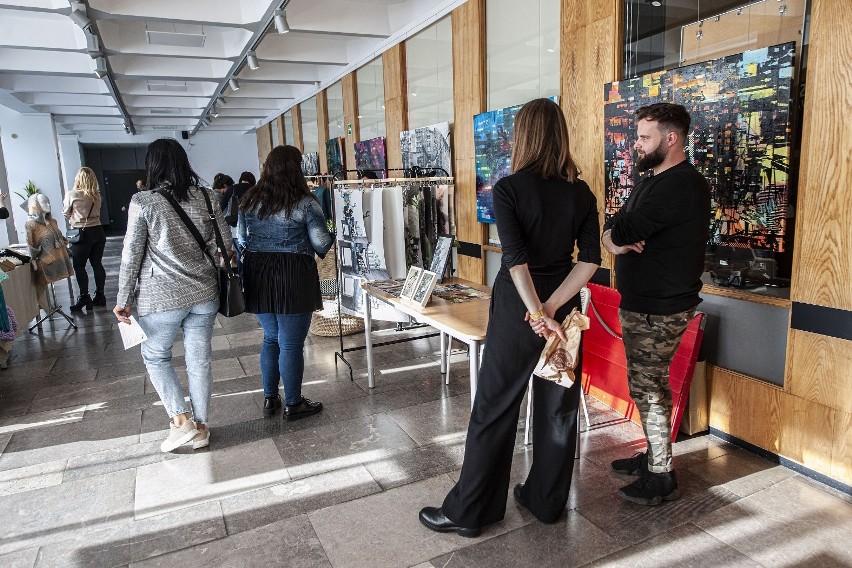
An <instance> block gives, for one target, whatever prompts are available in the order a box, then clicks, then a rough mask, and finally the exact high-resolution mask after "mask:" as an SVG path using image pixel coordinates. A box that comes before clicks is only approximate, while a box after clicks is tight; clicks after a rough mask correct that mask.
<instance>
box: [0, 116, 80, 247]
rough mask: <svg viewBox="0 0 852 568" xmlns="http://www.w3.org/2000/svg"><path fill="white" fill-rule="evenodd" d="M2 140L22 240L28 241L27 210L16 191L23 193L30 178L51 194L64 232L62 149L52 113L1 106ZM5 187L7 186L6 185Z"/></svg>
mask: <svg viewBox="0 0 852 568" xmlns="http://www.w3.org/2000/svg"><path fill="white" fill-rule="evenodd" d="M0 139H2V148H3V156H4V162H5V165H6V177H7V179H8V182H9V188H8V191H9V201H10V203H8V204H7V205H8V206H9V211H10V212H11V213H12V214H13V215H14V216H15V227H16V229H17V233H18V239H19V240H20V242H25V241H26V231H25V229H24V224H25V223H26V221H27V214H26V212H25V211H24V210H23V209H21V208H20V207H19V205H20V203H21V199H20V198H19V197H18V196H17V195H15V192H21V193H23V188H24V186H25V185H26V184H27V181H28V180H32V181H33V183H34V184H35V185H36V187H38V188H39V189H40V190H41V192H42V193H43V194H45V195H47V196H48V198H49V199H50V204H51V206H52V209H53V212H54V217H55V218H56V221H57V222H58V223H59V228H60V229H61V230H62V231H63V232H64V231H65V230H66V227H65V218H64V217H63V216H62V195H63V185H64V184H63V180H62V177H61V176H60V167H59V151H58V147H57V142H56V131H55V129H54V125H53V119H52V118H51V117H50V115H49V114H20V113H18V112H16V111H13V110H9V109H7V108H5V107H3V106H0ZM4 189H5V188H4Z"/></svg>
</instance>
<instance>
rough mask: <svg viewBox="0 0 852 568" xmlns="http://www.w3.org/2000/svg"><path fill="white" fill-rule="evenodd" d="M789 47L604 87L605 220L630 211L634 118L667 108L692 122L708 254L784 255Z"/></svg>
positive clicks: (691, 148) (691, 146)
mask: <svg viewBox="0 0 852 568" xmlns="http://www.w3.org/2000/svg"><path fill="white" fill-rule="evenodd" d="M794 46H795V44H794V43H792V42H791V43H785V44H781V45H776V46H772V47H767V48H763V49H757V50H753V51H746V52H744V53H740V54H737V55H731V56H727V57H723V58H720V59H715V60H712V61H706V62H703V63H697V64H695V65H688V66H685V67H679V68H677V69H670V70H668V71H660V72H656V73H650V74H648V75H643V76H641V77H637V78H635V79H629V80H626V81H617V82H614V83H610V84H608V85H606V86H605V88H604V166H605V190H606V215H607V217H610V216H612V215H614V214H615V213H616V212H617V211H618V210H619V209H620V208H621V206H622V205H623V204H624V202H625V201H627V198H628V197H629V196H630V192H631V190H632V189H633V187H634V184H635V183H636V182H637V180H638V178H639V174H640V172H638V171H636V168H635V165H634V158H635V152H634V150H633V144H634V142H635V138H636V134H635V123H634V119H633V116H634V113H635V112H636V109H638V108H639V107H642V106H645V105H648V104H652V103H657V102H665V101H668V102H673V103H678V104H681V105H683V106H685V107H686V109H687V110H688V111H689V113H690V115H691V117H692V124H691V127H690V132H689V136H688V138H687V141H686V155H687V159H689V160H690V162H692V164H693V165H695V167H696V168H697V169H698V170H699V171H700V172H701V173H702V174H704V176H705V177H706V178H707V181H708V183H709V184H710V191H711V198H712V207H713V216H712V220H711V228H710V242H709V244H710V245H724V246H728V247H733V248H742V249H762V250H771V251H775V252H783V251H784V250H785V247H786V243H785V237H786V220H787V211H788V198H789V173H790V128H791V125H790V97H791V87H792V80H793V56H794Z"/></svg>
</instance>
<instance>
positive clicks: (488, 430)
mask: <svg viewBox="0 0 852 568" xmlns="http://www.w3.org/2000/svg"><path fill="white" fill-rule="evenodd" d="M563 279H564V276H561V277H558V278H554V277H550V278H533V282H534V284H535V287H536V291H537V292H538V295H539V298H541V299H542V301H544V300H546V299H547V298H548V297H550V295H551V294H552V293H553V292H554V291H555V290H556V288H558V287H559V284H561V283H562V281H563ZM574 307H576V308H578V309H579V307H580V298H579V296H576V297H574V298H573V299H572V300H571V301H570V302H568V304H566V305H565V306H563V307H562V308H561V309H560V310H559V312H557V314H556V319H557V321H560V322H561V321H562V320H563V319H564V318H565V316H566V315H567V314H568V313H570V311H571V309H572V308H574ZM490 313H491V315H490V320H489V323H488V332H487V335H486V339H485V352H484V354H483V357H482V366H481V367H480V372H479V383H478V385H477V389H476V398H475V399H474V403H473V410H472V411H471V416H470V424H469V425H468V430H467V441H466V443H465V454H464V465H463V466H462V472H461V477H460V478H459V481H458V483H457V484H456V485H455V487H453V489H452V490H451V491H450V493H449V494H448V495H447V497H446V498H445V499H444V504H443V506H442V509H443V512H444V514H445V515H446V516H447V518H448V519H450V520H451V521H453V522H454V523H456V524H458V525H459V526H462V527H465V528H479V527H483V526H485V525H488V524H491V523H495V522H497V521H499V520H501V519H502V518H503V516H504V515H505V513H506V498H507V495H508V490H509V475H510V471H511V468H512V455H513V453H514V447H515V438H516V435H517V431H518V418H519V416H520V406H521V402H522V401H523V398H524V393H525V392H526V390H527V384H528V383H529V379H530V374H531V373H532V371H533V369H534V368H535V365H536V363H537V362H538V357H539V355H540V354H541V350H542V349H543V348H544V344H545V340H544V339H543V338H541V337H539V336H537V335H536V334H535V333H534V332H533V331H532V329H531V328H530V325H529V323H527V322H525V321H524V314H525V313H526V307H525V306H524V303H523V301H521V298H520V296H519V295H518V292H517V290H516V288H515V285H514V283H513V282H512V280H511V277H510V276H509V275H508V274H506V273H505V272H503V271H501V272H500V274H499V275H498V277H497V279H496V281H495V283H494V290H493V292H492V297H491V312H490ZM580 364H582V361H580V363H579V364H578V366H577V371H576V375H577V381H576V382H575V383H574V386H572V387H571V388H570V389H566V388H564V387H561V386H559V385H557V384H555V383H553V382H551V381H546V380H544V379H540V378H538V377H536V378H535V379H534V383H533V408H534V413H533V463H532V467H531V468H530V472H529V476H528V477H527V480H526V482H525V483H524V488H523V492H522V498H523V501H524V503H525V504H526V505H527V507H528V508H529V510H530V511H531V512H532V513H533V514H534V515H535V516H536V518H538V519H539V520H540V521H543V522H546V523H550V522H554V521H555V520H557V519H558V518H559V516H560V515H561V514H562V511H563V510H564V509H565V504H566V502H567V501H568V492H569V490H570V489H571V476H572V474H573V471H574V451H575V449H576V441H577V407H578V405H579V402H580V388H581V387H580V384H581V381H580Z"/></svg>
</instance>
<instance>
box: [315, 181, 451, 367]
mask: <svg viewBox="0 0 852 568" xmlns="http://www.w3.org/2000/svg"><path fill="white" fill-rule="evenodd" d="M437 170H440V171H441V172H443V173H444V174H446V176H445V177H434V176H428V177H427V176H422V177H416V176H413V177H402V178H384V179H366V180H362V179H359V180H338V179H337V176H339V175H341V174H346V173H353V172H355V173H358V174H359V177H360V173H361V172H365V171H372V172H403V173H404V174H405V173H415V174H417V173H425V172H426V170H423V169H422V168H418V167H417V166H415V167H414V168H409V169H405V168H389V169H384V170H366V169H359V170H340V171H338V172H335V173H334V175H333V176H332V177H333V179H334V182H333V183H332V194H333V193H334V191H335V190H336V189H337V188H340V187H344V186H349V185H370V186H376V185H385V184H387V185H399V184H403V183H415V182H416V183H423V182H428V183H435V184H437V183H439V182H440V183H454V181H455V180H454V178H453V177H452V176H450V175H449V174H448V173H447V171H446V170H444V169H443V168H430V170H428V172H429V173H431V172H434V171H437ZM336 202H337V200H336V199H334V197H333V195H332V200H331V211H332V213H331V214H332V217H333V219H332V221H333V222H334V223H335V231H336V229H337V223H336V219H337V205H336ZM334 252H335V255H336V256H337V338H338V341H339V349H338V350H337V351H335V352H334V364H335V366H336V365H337V360H338V359H340V360H341V361H343V363H344V364H345V365H346V366H347V367H348V368H349V380H350V381H354V380H355V378H354V375H353V369H352V364H351V363H350V362H349V360H347V359H346V356H345V355H344V353H352V352H355V351H362V350H364V349H366V348H367V346H366V344H365V345H355V346H352V347H344V345H343V319H342V315H341V307H342V306H341V300H340V296H341V293H342V292H341V291H342V290H343V271H342V270H341V268H340V250H339V246H338V242H337V235H336V232H335V236H334ZM365 301H368V302H369V301H370V300H369V298H367V299H366V300H365ZM412 321H413V320H412V319H411V318H410V317H409V323H408V325H406V326H403V325H402V324H401V323H398V324H397V326H396V329H395V331H397V332H399V331H408V330H412V329H419V328H421V327H429V326H428V325H427V324H422V323H412ZM365 325H366V322H365ZM439 335H440V333H438V332H435V333H427V334H423V335H417V336H414V337H406V338H404V339H394V340H390V341H382V342H379V343H373V344H372V347H382V346H385V345H396V344H398V343H407V342H409V341H414V340H416V339H427V338H430V337H437V336H439Z"/></svg>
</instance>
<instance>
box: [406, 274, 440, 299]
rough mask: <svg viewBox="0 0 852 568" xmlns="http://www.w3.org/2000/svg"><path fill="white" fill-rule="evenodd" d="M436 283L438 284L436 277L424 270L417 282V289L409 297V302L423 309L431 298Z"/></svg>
mask: <svg viewBox="0 0 852 568" xmlns="http://www.w3.org/2000/svg"><path fill="white" fill-rule="evenodd" d="M436 282H438V275H437V274H435V273H434V272H431V271H429V270H424V271H423V274H422V275H421V276H420V280H419V281H418V282H417V288H416V290H415V291H414V295H413V296H412V297H411V301H412V302H414V303H415V304H419V305H420V307H421V308H425V307H426V304H428V303H429V299H430V298H431V297H432V290H433V289H434V288H435V283H436Z"/></svg>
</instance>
